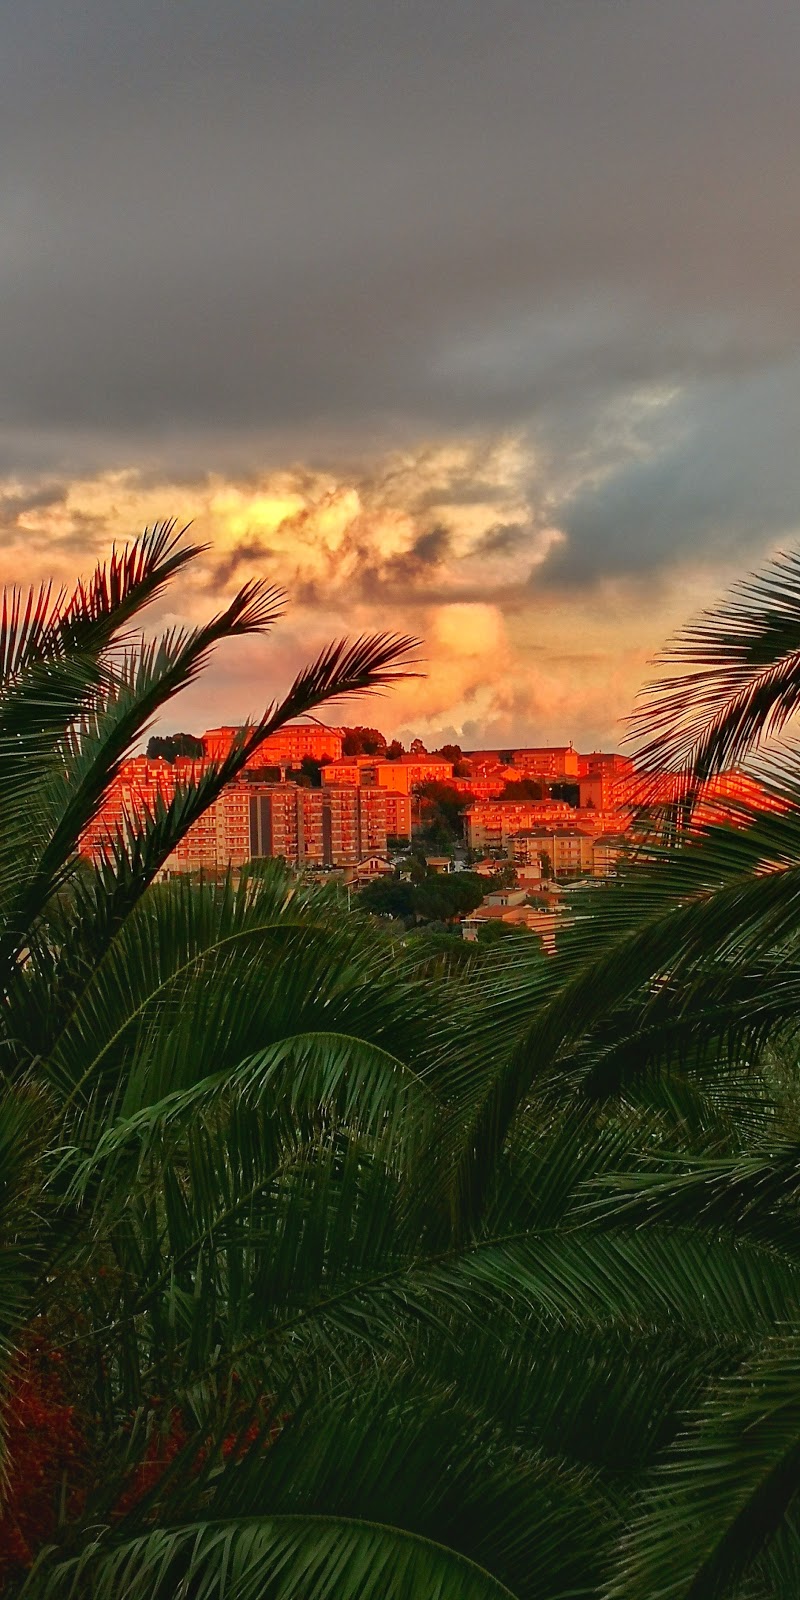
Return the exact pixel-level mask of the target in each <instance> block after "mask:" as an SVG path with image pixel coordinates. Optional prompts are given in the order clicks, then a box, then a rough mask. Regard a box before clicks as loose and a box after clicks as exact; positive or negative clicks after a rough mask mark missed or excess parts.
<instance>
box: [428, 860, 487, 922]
mask: <svg viewBox="0 0 800 1600" xmlns="http://www.w3.org/2000/svg"><path fill="white" fill-rule="evenodd" d="M485 893H486V884H485V881H484V879H483V878H481V877H480V876H479V875H478V874H477V873H475V872H437V873H432V874H431V875H430V877H427V878H425V879H424V880H423V882H422V883H419V884H417V885H416V887H415V889H414V901H413V905H414V911H415V913H416V915H417V916H418V917H423V918H424V919H425V920H426V921H427V922H440V921H441V922H448V921H450V920H451V918H453V917H461V916H468V915H469V913H470V911H474V910H475V907H476V906H479V905H480V903H481V901H482V899H483V897H484V895H485Z"/></svg>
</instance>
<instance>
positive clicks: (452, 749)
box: [433, 744, 464, 766]
mask: <svg viewBox="0 0 800 1600" xmlns="http://www.w3.org/2000/svg"><path fill="white" fill-rule="evenodd" d="M433 753H434V755H436V756H441V759H442V761H452V763H453V766H455V765H456V763H457V762H459V761H460V760H461V757H462V755H463V754H464V752H463V750H462V749H461V746H460V744H443V745H442V748H441V750H434V752H433Z"/></svg>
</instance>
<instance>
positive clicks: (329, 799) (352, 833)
mask: <svg viewBox="0 0 800 1600" xmlns="http://www.w3.org/2000/svg"><path fill="white" fill-rule="evenodd" d="M317 792H318V794H319V796H320V800H323V799H324V802H325V807H324V811H323V823H322V826H323V840H324V844H323V852H324V854H323V859H324V860H325V862H327V863H328V864H329V865H331V866H337V867H339V866H341V867H347V866H353V865H355V863H356V862H357V861H359V860H360V850H359V828H358V810H359V808H358V802H359V798H360V795H361V790H360V789H356V788H354V787H353V786H352V785H349V784H340V785H336V786H334V785H333V784H330V785H328V786H327V787H326V788H325V789H322V790H318V791H317Z"/></svg>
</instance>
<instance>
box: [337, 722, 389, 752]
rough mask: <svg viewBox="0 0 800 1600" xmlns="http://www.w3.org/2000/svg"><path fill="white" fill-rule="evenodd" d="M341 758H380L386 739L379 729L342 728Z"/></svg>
mask: <svg viewBox="0 0 800 1600" xmlns="http://www.w3.org/2000/svg"><path fill="white" fill-rule="evenodd" d="M342 734H343V738H342V755H343V756H382V755H385V753H386V739H385V737H384V735H383V734H382V733H381V731H380V729H379V728H362V727H360V726H359V727H355V728H342Z"/></svg>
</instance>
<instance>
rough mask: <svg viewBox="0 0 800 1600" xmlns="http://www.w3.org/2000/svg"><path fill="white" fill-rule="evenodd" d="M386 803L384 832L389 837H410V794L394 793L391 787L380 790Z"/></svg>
mask: <svg viewBox="0 0 800 1600" xmlns="http://www.w3.org/2000/svg"><path fill="white" fill-rule="evenodd" d="M382 793H383V794H384V795H385V804H386V833H387V836H388V838H390V839H410V837H411V796H410V794H396V793H395V792H394V791H393V790H392V789H385V790H383V791H382Z"/></svg>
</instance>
